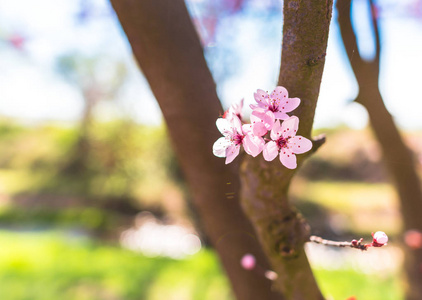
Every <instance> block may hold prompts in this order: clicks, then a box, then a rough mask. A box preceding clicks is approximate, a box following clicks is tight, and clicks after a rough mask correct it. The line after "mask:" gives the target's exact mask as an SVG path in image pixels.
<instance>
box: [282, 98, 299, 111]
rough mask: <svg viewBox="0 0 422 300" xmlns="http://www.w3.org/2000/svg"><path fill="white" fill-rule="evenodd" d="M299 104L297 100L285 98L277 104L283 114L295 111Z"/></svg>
mask: <svg viewBox="0 0 422 300" xmlns="http://www.w3.org/2000/svg"><path fill="white" fill-rule="evenodd" d="M299 104H300V99H299V98H286V99H283V100H282V101H281V102H280V104H279V110H280V111H284V112H291V111H293V110H295V109H296V108H297V107H298V106H299Z"/></svg>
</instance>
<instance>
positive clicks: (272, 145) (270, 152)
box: [262, 141, 278, 161]
mask: <svg viewBox="0 0 422 300" xmlns="http://www.w3.org/2000/svg"><path fill="white" fill-rule="evenodd" d="M277 154H278V146H277V144H276V142H274V141H270V142H268V143H266V144H265V146H264V149H263V150H262V155H263V156H264V159H265V160H266V161H272V160H274V158H276V157H277Z"/></svg>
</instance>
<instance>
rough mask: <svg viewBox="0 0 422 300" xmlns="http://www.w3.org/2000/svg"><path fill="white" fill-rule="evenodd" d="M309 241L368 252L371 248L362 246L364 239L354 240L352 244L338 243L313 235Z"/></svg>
mask: <svg viewBox="0 0 422 300" xmlns="http://www.w3.org/2000/svg"><path fill="white" fill-rule="evenodd" d="M309 241H311V242H314V243H317V244H322V245H327V246H333V247H340V248H345V247H350V248H355V249H359V250H362V251H366V250H368V247H369V245H365V244H362V241H363V239H360V240H352V241H351V242H336V241H330V240H326V239H323V238H322V237H319V236H315V235H312V236H310V237H309Z"/></svg>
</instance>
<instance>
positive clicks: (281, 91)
mask: <svg viewBox="0 0 422 300" xmlns="http://www.w3.org/2000/svg"><path fill="white" fill-rule="evenodd" d="M288 97H289V93H288V92H287V90H286V88H285V87H282V86H278V87H276V88H275V89H274V91H273V92H272V93H271V99H275V100H277V102H278V103H279V102H280V101H281V100H282V99H287V98H288Z"/></svg>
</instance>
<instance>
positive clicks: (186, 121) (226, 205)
mask: <svg viewBox="0 0 422 300" xmlns="http://www.w3.org/2000/svg"><path fill="white" fill-rule="evenodd" d="M111 2H112V5H113V7H114V9H115V11H116V13H117V15H118V17H119V20H120V22H121V24H122V26H123V29H124V30H125V32H126V35H127V37H128V39H129V42H130V44H131V46H132V50H133V53H134V55H135V57H136V59H137V61H138V63H139V65H140V67H141V69H142V71H143V73H144V75H145V77H146V78H147V80H148V82H149V84H150V87H151V89H152V91H153V93H154V95H155V97H156V99H157V101H158V103H159V105H160V107H161V110H162V112H163V115H164V118H165V121H166V123H167V126H168V130H169V133H170V137H171V140H172V142H173V146H174V149H175V152H176V155H177V157H178V159H179V161H180V164H181V167H182V169H183V171H184V173H185V176H186V179H187V181H188V184H189V186H190V188H191V192H192V195H193V199H194V205H195V206H196V208H197V210H198V213H199V215H200V217H201V221H202V222H203V224H204V228H205V230H206V233H207V234H208V236H209V238H210V240H211V242H212V244H213V245H214V247H215V248H216V250H217V252H218V254H219V256H220V259H221V261H222V263H223V266H224V268H225V270H226V272H227V274H228V276H229V279H230V282H231V284H232V287H233V290H234V293H235V295H236V297H237V299H239V300H241V299H242V300H243V299H251V300H256V299H282V297H281V295H280V294H278V293H276V292H273V291H272V290H271V286H270V282H269V281H268V280H267V279H266V278H265V277H263V276H259V275H257V274H256V273H254V272H250V271H245V270H243V269H242V268H241V266H240V263H239V261H240V259H241V257H242V256H243V255H244V254H245V253H252V254H254V255H255V256H256V257H257V261H258V263H259V264H260V265H262V266H263V267H264V268H267V267H268V263H267V261H266V258H265V255H264V254H263V252H262V249H261V247H260V245H259V243H258V241H257V239H256V238H255V235H254V233H253V228H252V226H251V224H250V222H249V221H248V219H247V218H246V216H245V215H244V213H243V212H242V210H241V207H240V205H239V202H238V191H239V177H238V168H237V166H236V165H235V164H233V165H229V166H226V165H224V160H222V159H219V158H216V157H214V156H213V154H212V145H213V143H214V141H216V140H217V138H219V136H220V135H219V133H218V130H217V128H216V126H215V121H216V119H217V117H218V116H219V114H220V113H222V112H223V110H222V107H221V104H220V102H219V100H218V97H217V94H216V87H215V83H214V81H213V79H212V76H211V74H210V72H209V70H208V67H207V65H206V62H205V59H204V56H203V49H202V47H201V45H200V42H199V38H198V36H197V34H196V32H195V30H194V27H193V25H192V22H191V20H190V17H189V14H188V12H187V9H186V7H185V4H184V2H183V0H142V1H133V0H112V1H111Z"/></svg>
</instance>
